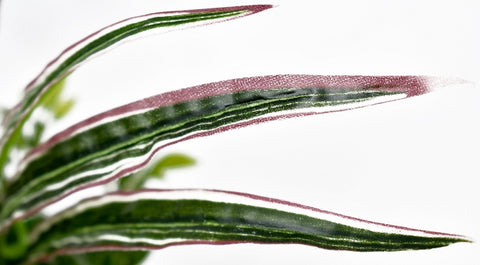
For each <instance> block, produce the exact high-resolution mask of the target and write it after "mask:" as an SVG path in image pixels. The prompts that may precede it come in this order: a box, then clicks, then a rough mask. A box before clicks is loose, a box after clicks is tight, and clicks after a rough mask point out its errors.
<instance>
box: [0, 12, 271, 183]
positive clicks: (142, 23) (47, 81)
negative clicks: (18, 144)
mask: <svg viewBox="0 0 480 265" xmlns="http://www.w3.org/2000/svg"><path fill="white" fill-rule="evenodd" d="M271 7H272V6H271V5H251V6H237V7H224V8H211V9H198V10H186V11H171V12H157V13H151V14H146V15H141V16H136V17H132V18H128V19H125V20H122V21H119V22H117V23H114V24H112V25H109V26H107V27H104V28H103V29H101V30H99V31H97V32H95V33H92V34H91V35H89V36H87V37H85V38H84V39H82V40H80V41H79V42H77V43H75V44H73V45H71V46H69V47H68V48H67V49H65V50H64V51H63V52H62V53H61V54H60V55H59V56H58V57H57V58H55V59H54V60H52V61H51V62H50V63H49V64H47V66H46V67H45V68H44V69H43V71H42V72H41V73H40V74H39V75H38V76H37V77H36V78H35V79H34V80H32V81H31V82H30V83H29V84H28V85H27V87H26V88H25V94H24V97H23V99H22V100H21V102H20V103H19V104H17V105H16V106H15V107H14V108H12V109H11V110H10V111H9V113H7V115H6V116H5V118H4V119H3V122H2V127H3V128H2V129H3V130H2V137H1V138H0V150H1V151H0V170H1V171H2V172H0V173H2V174H1V177H2V178H3V167H4V166H5V164H6V163H7V161H8V154H9V150H10V149H11V148H12V146H13V145H14V142H15V139H16V138H15V135H17V134H18V133H19V131H21V128H22V126H23V124H24V123H25V122H26V120H27V119H28V118H29V117H30V115H31V114H32V111H33V109H34V108H35V107H36V106H38V104H39V101H41V98H42V97H43V96H44V94H45V93H47V92H48V91H49V90H50V89H51V87H52V86H53V85H55V84H56V83H57V82H58V81H59V80H61V79H62V78H64V77H65V76H66V75H68V74H69V73H71V72H72V71H74V70H75V68H77V67H78V66H80V65H81V63H83V62H84V61H85V60H87V59H88V58H90V57H92V56H93V55H95V54H97V53H98V52H100V51H102V50H104V49H106V48H108V47H110V46H112V45H113V44H117V43H118V42H120V41H122V40H124V39H126V38H129V37H131V36H133V35H136V34H138V33H141V32H145V31H148V30H151V29H154V28H160V27H172V26H178V25H184V24H189V23H199V22H202V23H207V24H209V23H214V22H221V21H225V20H229V19H234V18H239V17H243V16H247V15H250V14H255V13H257V12H261V11H263V10H265V9H268V8H271ZM100 34H103V35H100ZM99 35H100V36H99ZM64 107H65V108H68V104H67V105H66V106H64ZM61 114H62V111H61V110H60V113H59V115H60V116H61Z"/></svg>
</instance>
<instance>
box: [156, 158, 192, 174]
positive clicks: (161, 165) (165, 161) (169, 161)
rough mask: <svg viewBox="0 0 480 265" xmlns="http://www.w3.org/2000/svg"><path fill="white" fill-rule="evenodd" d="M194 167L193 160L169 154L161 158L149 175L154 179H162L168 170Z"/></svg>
mask: <svg viewBox="0 0 480 265" xmlns="http://www.w3.org/2000/svg"><path fill="white" fill-rule="evenodd" d="M193 165H195V159H193V158H192V157H189V156H187V155H184V154H170V155H167V156H165V157H164V158H162V159H161V160H160V161H158V163H157V164H156V165H155V166H154V167H153V168H152V169H151V171H150V174H151V175H153V176H156V177H163V176H164V174H165V171H166V170H168V169H174V168H182V167H189V166H193Z"/></svg>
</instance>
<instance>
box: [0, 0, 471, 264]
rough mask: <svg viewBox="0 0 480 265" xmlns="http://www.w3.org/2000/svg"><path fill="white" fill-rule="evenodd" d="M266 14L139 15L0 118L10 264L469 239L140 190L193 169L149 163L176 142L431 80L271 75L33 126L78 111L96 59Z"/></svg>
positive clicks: (238, 199) (302, 209)
mask: <svg viewBox="0 0 480 265" xmlns="http://www.w3.org/2000/svg"><path fill="white" fill-rule="evenodd" d="M269 8H271V6H269V5H254V6H239V7H226V8H214V9H202V10H189V11H175V12H159V13H151V14H146V15H141V16H137V17H133V18H129V19H125V20H122V21H120V22H117V23H114V24H112V25H110V26H107V27H105V28H102V29H100V30H99V31H97V32H95V33H93V34H91V35H89V36H87V37H86V38H84V39H82V40H81V41H79V42H77V43H75V44H73V45H72V46H70V47H68V48H67V49H66V50H64V51H63V52H62V53H61V54H60V55H59V56H58V57H57V58H55V59H54V60H52V61H51V62H50V63H49V64H48V65H47V66H46V68H45V69H44V70H43V71H42V72H41V73H40V74H39V75H38V76H37V77H36V78H35V79H34V80H33V81H32V82H30V83H29V84H28V86H27V87H26V89H25V91H24V97H23V99H22V100H21V101H20V103H18V104H17V105H16V106H15V107H13V108H12V109H10V110H9V111H8V112H7V113H6V114H5V116H4V119H3V123H2V138H1V140H0V145H1V153H0V168H1V173H2V176H1V187H0V200H1V204H0V233H1V236H0V244H1V247H2V248H1V251H0V260H1V262H0V263H1V264H41V263H47V264H48V263H51V264H85V263H90V264H105V263H112V264H136V263H139V262H141V260H142V259H143V258H144V256H145V255H146V251H148V250H152V249H160V248H164V247H167V246H173V245H184V244H236V243H296V244H305V245H311V246H316V247H320V248H325V249H335V250H350V251H401V250H420V249H431V248H436V247H443V246H447V245H449V244H452V243H457V242H468V241H469V240H468V239H467V238H465V237H463V236H460V235H455V234H449V233H440V232H431V231H425V230H419V229H411V228H406V227H401V226H394V225H387V224H382V223H377V222H372V221H366V220H361V219H358V218H354V217H349V216H345V215H341V214H337V213H333V212H329V211H323V210H320V209H317V208H313V207H309V206H304V205H300V204H295V203H291V202H287V201H283V200H278V199H272V198H266V197H262V196H258V195H252V194H247V193H241V192H235V191H222V190H205V189H176V190H169V189H164V190H161V189H144V188H142V185H143V184H144V183H145V180H146V179H147V178H148V177H149V176H152V175H156V176H159V175H163V170H164V169H165V168H166V167H168V165H172V163H173V166H175V165H180V166H182V165H189V164H191V163H192V160H191V159H190V158H188V157H186V156H183V155H177V156H176V157H175V156H174V157H173V158H172V157H170V158H168V159H170V160H168V159H167V158H165V159H164V160H160V162H156V163H154V164H151V163H150V162H151V161H152V160H153V158H154V155H155V153H157V152H158V151H159V150H162V149H163V148H165V147H167V146H170V145H173V144H175V143H178V142H182V141H186V140H190V139H194V138H197V137H205V136H210V135H214V134H217V133H220V132H224V131H228V130H232V129H238V128H242V127H245V126H250V125H254V124H258V123H263V122H268V121H273V120H278V119H287V118H296V117H302V116H309V115H318V114H323V113H328V112H334V111H346V110H352V109H355V108H360V107H365V106H369V105H373V104H379V103H385V102H390V101H396V100H400V99H404V98H408V97H412V96H418V95H421V94H424V93H427V92H428V91H429V86H428V78H425V77H420V76H313V75H273V76H260V77H247V78H239V79H234V80H226V81H222V82H215V83H209V84H204V85H199V86H195V87H190V88H185V89H181V90H177V91H172V92H167V93H163V94H160V95H156V96H153V97H150V98H146V99H143V100H139V101H135V102H132V103H130V104H127V105H124V106H120V107H117V108H114V109H112V110H109V111H106V112H103V113H100V114H97V115H95V116H93V117H90V118H88V119H86V120H83V121H80V122H78V123H77V124H75V125H73V126H71V127H69V128H67V129H65V130H63V131H60V132H58V133H57V134H56V135H54V136H53V137H51V138H50V139H48V140H46V141H41V140H40V139H41V135H42V132H43V130H44V126H45V125H43V124H42V123H39V122H36V121H35V120H33V118H32V117H33V116H32V113H33V112H34V111H35V110H36V109H38V108H44V109H47V110H49V111H50V112H51V113H53V114H52V115H54V116H56V117H57V118H60V117H62V116H63V115H64V114H65V113H67V112H68V110H69V109H70V108H71V107H72V105H73V101H71V100H64V99H62V98H61V97H60V96H59V95H60V92H61V89H62V87H63V80H64V79H65V78H66V77H67V76H68V75H69V74H70V73H71V72H73V71H74V70H75V69H76V68H77V67H79V66H80V65H81V64H82V63H84V62H85V61H86V60H87V59H89V58H91V57H92V56H94V55H96V54H98V53H99V52H103V51H104V50H106V49H107V48H109V47H111V46H112V45H115V44H118V43H119V42H121V41H122V40H125V39H127V38H130V37H132V36H136V35H138V34H140V33H143V32H147V31H151V30H154V29H156V28H162V27H163V28H165V27H169V28H170V27H171V28H178V27H182V26H198V25H204V24H210V23H214V22H220V21H226V20H230V19H236V18H240V17H244V16H247V15H251V14H256V13H259V12H261V11H264V10H267V9H269ZM29 122H30V123H33V124H36V125H35V126H34V127H35V133H34V135H33V136H30V137H27V136H26V135H24V133H23V131H22V128H23V127H24V125H25V124H27V123H29ZM15 150H23V151H24V152H25V155H24V156H23V158H22V159H20V160H19V161H15V160H14V159H12V156H11V154H12V152H14V151H15ZM172 159H173V160H172ZM165 161H167V162H165ZM168 161H170V162H168ZM172 161H173V162H172ZM12 163H13V164H14V166H15V167H16V169H17V170H16V172H15V173H13V174H11V175H9V174H7V172H6V170H5V168H6V167H7V166H11V165H12ZM149 163H150V164H149ZM162 163H163V164H162ZM145 168H146V169H145ZM142 169H143V170H142ZM114 181H119V182H118V187H117V190H116V191H112V192H108V193H106V194H104V195H102V196H99V197H93V198H90V199H86V200H83V201H81V202H79V203H77V204H75V205H73V206H71V207H70V208H67V209H65V210H63V211H61V212H59V213H57V214H55V215H53V216H45V215H43V214H42V210H43V209H45V207H47V206H49V205H52V204H54V203H56V202H59V201H62V200H65V199H67V198H68V197H69V196H70V195H71V194H74V193H78V192H82V191H83V190H85V189H87V188H90V187H93V186H101V185H107V184H108V183H111V182H114Z"/></svg>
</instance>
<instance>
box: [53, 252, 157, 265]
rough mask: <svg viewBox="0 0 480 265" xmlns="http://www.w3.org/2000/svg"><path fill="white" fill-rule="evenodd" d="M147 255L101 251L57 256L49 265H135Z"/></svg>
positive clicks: (146, 253) (145, 253)
mask: <svg viewBox="0 0 480 265" xmlns="http://www.w3.org/2000/svg"><path fill="white" fill-rule="evenodd" d="M147 255H148V252H146V251H102V252H90V253H81V254H71V255H64V256H57V257H55V258H54V259H53V260H50V261H48V263H46V264H49V265H136V264H140V263H141V262H142V261H143V260H144V259H145V257H146V256H147ZM46 264H45V265H46Z"/></svg>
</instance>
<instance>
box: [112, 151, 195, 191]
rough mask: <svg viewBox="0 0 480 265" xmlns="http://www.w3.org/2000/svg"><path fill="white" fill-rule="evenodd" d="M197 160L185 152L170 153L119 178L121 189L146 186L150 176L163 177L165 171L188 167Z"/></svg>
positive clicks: (134, 188) (135, 188)
mask: <svg viewBox="0 0 480 265" xmlns="http://www.w3.org/2000/svg"><path fill="white" fill-rule="evenodd" d="M194 164H195V160H194V159H193V158H191V157H189V156H187V155H184V154H169V155H166V156H165V157H162V158H161V159H160V160H159V161H156V162H155V163H152V165H150V166H148V167H147V168H144V169H142V170H140V171H138V172H135V173H133V174H131V175H129V176H126V177H124V178H122V179H120V180H119V183H118V185H119V189H120V190H138V189H141V188H143V187H144V184H145V182H146V181H147V180H148V179H149V178H163V177H164V175H165V171H166V170H169V169H174V168H182V167H188V166H192V165H194Z"/></svg>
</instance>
